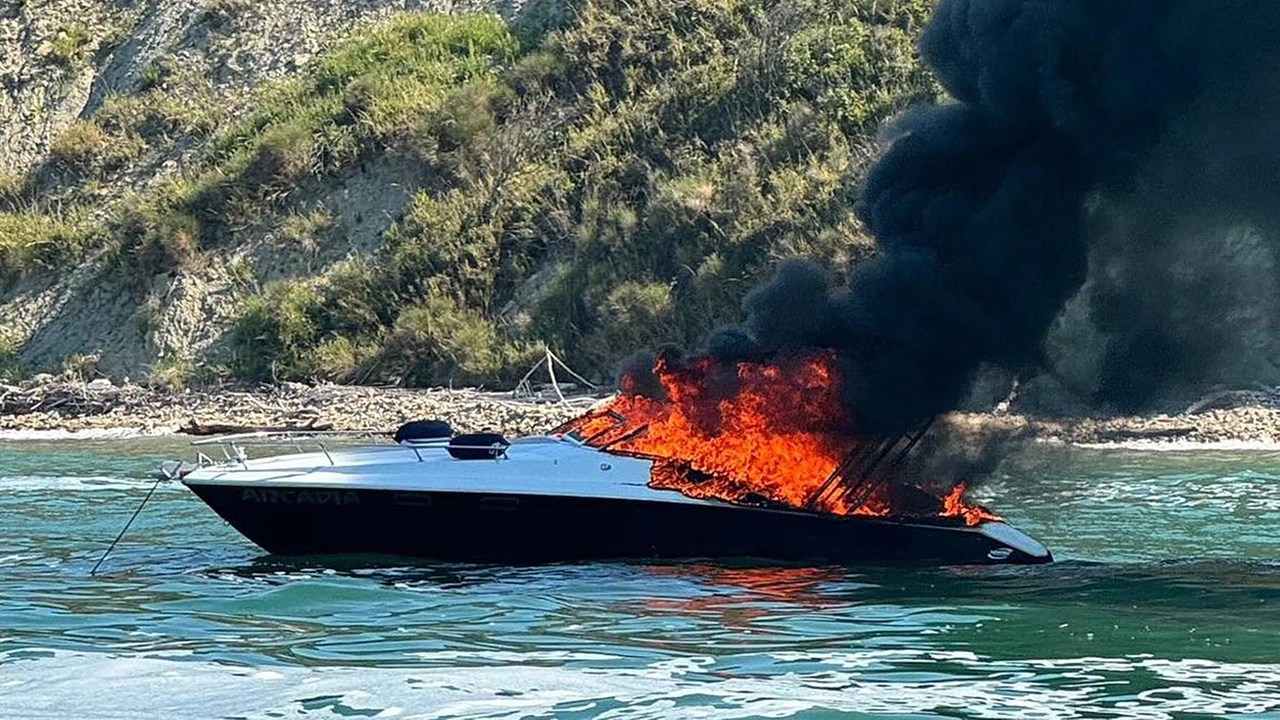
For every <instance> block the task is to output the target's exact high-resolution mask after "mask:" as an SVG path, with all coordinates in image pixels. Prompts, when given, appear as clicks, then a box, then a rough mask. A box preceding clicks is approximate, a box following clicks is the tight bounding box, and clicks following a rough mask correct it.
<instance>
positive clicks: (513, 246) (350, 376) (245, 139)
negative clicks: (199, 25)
mask: <svg viewBox="0 0 1280 720" xmlns="http://www.w3.org/2000/svg"><path fill="white" fill-rule="evenodd" d="M217 7H218V8H230V10H228V12H225V13H224V12H222V11H221V10H219V17H221V16H223V15H226V16H227V17H228V18H230V17H231V16H233V15H234V14H235V12H233V11H236V10H235V9H236V8H238V7H239V6H238V5H236V4H235V3H234V2H224V3H220V4H218V5H217ZM930 8H931V2H930V1H929V0H852V1H844V2H837V1H836V0H800V1H799V2H794V3H778V2H775V1H774V0H674V1H669V0H626V1H624V0H584V1H583V2H579V3H577V4H576V6H575V7H574V8H573V11H572V12H565V13H562V14H560V15H556V14H550V15H543V16H538V17H537V18H536V19H527V20H526V21H525V22H524V23H522V24H520V25H519V26H516V27H508V26H507V24H506V23H504V22H503V21H502V20H501V19H499V18H497V17H496V16H489V15H470V16H452V17H451V16H441V15H432V14H424V13H406V14H402V15H399V16H396V17H393V18H392V19H390V20H388V21H385V22H383V23H381V24H378V25H375V26H371V27H369V28H367V29H365V30H362V31H360V32H357V33H355V35H354V37H353V38H352V39H351V40H349V41H348V42H346V43H345V44H342V45H340V46H339V47H337V48H335V49H334V50H333V51H331V52H329V53H327V54H325V55H323V56H321V57H320V58H319V59H318V60H317V61H316V62H315V63H314V65H313V66H312V67H310V68H309V69H308V70H306V71H304V72H302V73H300V74H299V75H298V76H295V77H292V78H289V79H287V80H284V81H281V82H278V83H275V84H273V85H271V86H270V87H267V88H265V89H264V90H262V92H261V93H260V94H259V96H258V98H257V100H256V102H255V103H254V110H253V111H252V112H251V113H250V114H249V115H247V116H245V117H243V118H241V119H239V120H237V121H236V122H235V123H233V124H231V125H230V126H228V127H226V129H224V130H222V131H220V132H215V131H214V127H215V126H216V125H217V121H218V119H217V116H216V115H215V114H211V112H210V111H204V110H193V109H191V108H190V106H191V105H193V103H185V104H178V103H171V104H166V102H165V99H166V98H172V97H173V94H172V93H166V92H165V88H166V87H167V86H169V85H171V84H172V83H174V82H175V77H174V76H173V74H172V73H171V72H170V71H169V70H168V69H166V68H165V67H163V66H160V65H157V66H156V67H154V68H151V69H148V70H147V71H146V72H144V76H143V86H144V88H145V90H144V92H143V93H142V94H140V95H137V96H133V97H131V98H111V99H109V100H108V101H107V102H105V103H104V104H103V106H102V107H101V108H100V109H99V111H98V112H97V113H96V114H95V115H94V117H93V118H91V119H89V120H86V121H81V123H77V125H76V126H73V129H72V130H69V131H68V133H67V134H66V135H65V136H64V137H63V138H59V141H58V143H57V146H56V147H55V149H54V152H53V153H52V157H53V158H54V160H55V162H57V163H60V164H61V165H62V166H63V167H64V168H65V167H75V168H78V169H77V170H76V172H77V173H79V176H80V177H96V178H99V179H101V178H104V177H107V176H108V175H109V173H110V172H112V171H113V170H112V169H113V168H114V167H116V166H117V165H118V164H119V163H120V162H122V160H121V158H123V157H125V156H126V155H127V154H129V153H133V154H135V155H136V154H138V153H141V152H145V147H144V145H145V144H146V143H155V142H159V141H157V140H156V139H155V138H171V139H172V141H174V142H176V141H178V140H179V139H186V140H191V139H193V138H195V139H202V138H203V140H202V142H203V149H202V150H201V151H200V152H199V153H198V157H197V161H196V163H195V164H194V165H193V166H191V167H189V168H187V170H186V171H185V172H184V173H183V174H182V175H181V176H180V177H176V178H174V179H173V180H171V181H169V182H166V183H163V184H161V185H160V186H159V187H155V188H152V189H151V190H150V191H149V192H147V193H146V194H145V195H144V196H139V197H136V198H132V199H130V200H128V201H126V202H123V203H120V204H119V205H118V206H116V207H114V208H113V209H112V210H111V212H110V213H109V217H108V219H107V220H106V222H105V230H104V232H103V234H102V235H100V236H92V237H94V238H105V242H107V243H108V250H109V252H108V253H107V255H108V257H109V258H110V259H111V262H112V263H113V265H114V266H115V267H116V268H117V269H118V270H119V271H120V272H121V273H124V274H126V275H127V276H131V277H134V278H136V279H138V280H139V281H145V280H147V279H149V278H150V277H151V276H152V275H154V274H155V273H158V272H163V271H166V270H169V269H172V268H175V267H197V266H199V263H201V262H202V258H203V257H204V256H205V255H206V254H207V253H209V252H211V251H216V250H219V249H226V248H229V247H232V246H233V245H234V244H235V243H236V242H237V241H238V239H239V238H240V237H241V236H242V235H244V236H248V235H252V234H253V233H255V232H256V233H257V234H258V236H259V237H261V236H263V235H265V236H267V237H269V238H273V239H274V241H275V242H278V243H279V248H280V249H281V251H285V250H286V249H288V250H289V251H291V252H296V251H299V250H300V251H302V252H304V253H305V254H307V255H310V256H314V255H315V254H316V253H317V252H318V251H319V249H320V248H321V247H323V246H331V245H333V240H334V239H335V238H336V239H338V241H339V242H340V239H341V237H342V234H343V233H345V232H347V230H346V229H345V228H344V226H343V221H342V220H341V218H340V217H339V213H338V211H337V210H336V209H334V208H331V207H325V206H323V204H322V203H321V204H318V200H319V199H321V198H323V197H324V192H325V188H326V187H327V186H326V183H328V184H329V185H328V186H332V184H333V183H334V182H338V181H341V180H342V179H343V178H346V177H350V176H352V175H354V174H355V173H358V172H360V169H361V168H362V167H363V166H365V165H366V164H368V163H370V162H372V161H391V162H396V163H400V164H402V165H407V166H410V167H413V168H415V169H417V170H418V171H420V180H419V181H416V182H418V183H419V184H418V185H417V186H416V187H413V188H410V189H411V190H412V192H413V197H412V202H411V203H410V204H409V207H408V208H407V210H406V211H405V212H404V214H403V216H401V217H398V218H395V221H394V222H393V224H392V226H391V227H390V229H389V230H387V231H386V232H385V233H384V234H383V236H382V238H381V243H380V245H379V246H378V247H377V248H376V249H375V250H373V251H372V252H371V253H369V254H367V255H360V256H354V257H351V258H349V259H347V260H346V261H343V262H340V263H338V264H336V265H333V264H331V263H330V264H326V265H318V266H317V267H322V268H323V271H322V272H321V274H319V275H315V276H311V277H305V278H302V279H297V280H291V281H285V282H276V283H271V284H268V285H267V286H265V287H263V288H262V289H261V291H260V292H259V293H257V294H254V295H252V296H251V297H249V298H248V300H247V301H246V302H245V303H244V305H243V308H242V312H241V315H240V319H239V322H238V326H237V330H236V335H235V338H234V342H233V344H234V357H233V360H232V363H231V366H230V371H231V372H232V373H233V374H234V375H236V376H238V377H241V378H245V379H255V380H271V379H275V380H285V379H288V380H308V379H325V380H334V381H340V382H379V383H386V382H392V383H405V384H439V383H448V382H454V383H486V382H491V383H507V382H510V381H511V380H513V379H514V378H516V377H518V376H519V374H521V373H522V372H523V370H524V369H526V368H527V367H528V365H529V364H532V362H533V360H534V359H535V358H536V357H537V354H538V353H539V352H540V349H541V347H543V345H544V344H545V345H549V346H551V347H553V348H554V349H555V350H556V351H557V352H560V353H562V354H563V355H564V356H565V357H567V358H569V359H570V360H571V362H572V363H573V364H574V365H575V367H579V368H581V369H583V370H585V371H587V372H589V373H592V374H594V375H596V376H599V377H605V376H607V375H608V374H609V372H610V370H611V368H612V366H613V364H614V363H615V362H616V361H617V360H618V359H619V358H620V357H622V356H625V355H627V354H629V353H630V352H631V351H633V350H635V349H636V348H639V347H643V346H652V345H654V344H656V343H659V342H664V341H675V342H680V343H683V344H687V345H696V344H697V343H698V342H699V341H700V339H701V338H702V337H703V336H704V334H705V333H706V332H707V331H708V330H710V329H711V328H713V327H715V326H717V325H719V324H722V323H725V322H730V321H733V320H736V319H738V316H739V312H738V303H739V302H740V300H741V298H742V296H743V295H744V294H745V293H746V292H747V291H748V290H749V289H750V288H751V287H752V286H753V285H754V284H756V283H757V282H758V281H759V280H761V279H762V278H763V277H765V276H767V275H768V273H769V272H770V271H771V270H772V267H773V265H774V264H775V263H776V262H777V261H778V260H779V259H781V258H785V257H790V256H795V255H803V256H808V257H812V258H816V259H819V260H821V261H822V262H824V263H825V264H827V265H828V266H830V267H833V268H842V267H845V266H847V265H848V264H849V263H850V262H854V261H856V260H858V259H860V258H861V257H864V256H865V255H866V254H868V253H869V252H871V251H872V246H871V242H870V240H869V239H868V238H867V237H865V235H864V233H863V231H862V229H861V227H860V225H859V223H858V221H857V219H856V217H855V216H854V213H853V202H854V199H855V197H856V193H857V191H858V188H859V186H860V183H861V181H862V178H863V174H864V172H865V169H866V165H867V163H868V159H869V158H870V157H871V155H872V154H873V152H874V142H873V139H872V138H873V135H874V133H875V131H876V129H877V127H878V126H879V125H880V123H881V122H883V121H884V120H885V119H886V118H888V117H890V116H891V115H893V114H894V113H895V112H897V111H898V110H900V109H902V108H903V107H905V106H906V105H908V104H909V103H911V102H914V101H917V100H919V99H922V98H926V97H930V96H932V95H934V94H935V93H936V92H937V88H936V86H935V85H934V83H933V81H932V80H931V78H930V77H929V75H928V74H927V72H926V71H925V70H924V69H923V67H922V66H921V64H920V62H919V60H918V57H917V55H916V51H915V35H916V33H917V31H918V29H919V27H920V26H921V24H922V23H923V21H924V19H925V17H926V16H927V14H928V12H929V10H930ZM530 17H532V16H530ZM194 105H196V106H197V107H209V106H212V105H214V103H194ZM139 138H146V140H145V141H140V140H137V139H139ZM140 143H141V144H140ZM0 199H2V198H0ZM15 217H17V215H15ZM3 222H4V220H3V219H0V228H3V227H4V225H3V224H2V223H3ZM28 222H30V219H28ZM70 230H71V228H70V227H68V228H66V229H65V232H70ZM246 233H247V235H246ZM73 235H74V234H73ZM33 237H34V236H33ZM74 237H78V238H81V239H80V240H78V241H77V242H78V243H79V244H76V243H71V242H63V243H62V244H63V245H67V246H68V247H72V248H81V249H83V248H84V247H85V245H84V243H85V242H86V240H85V239H84V238H85V236H84V235H74ZM4 238H5V235H4V234H3V230H2V229H0V253H3V254H0V271H3V270H4V269H5V268H10V267H15V266H27V265H31V264H32V263H33V262H35V260H33V259H32V258H31V257H30V256H29V252H30V251H29V250H26V251H24V252H27V253H28V255H21V256H19V255H13V254H12V251H10V250H7V249H6V248H8V247H10V246H11V245H13V246H15V247H16V246H17V245H16V244H15V243H13V242H10V241H6V240H5V239H4ZM44 244H47V243H44ZM29 245H30V241H27V243H26V244H23V245H22V246H21V247H24V248H27V247H28V246H29ZM67 257H70V255H67ZM240 262H241V264H240V265H238V266H237V267H236V268H235V269H234V272H233V274H234V280H235V282H236V284H237V285H238V286H240V287H242V288H249V287H257V282H256V281H254V278H253V277H252V275H253V268H252V266H250V265H248V263H247V261H240ZM139 287H141V282H140V284H139ZM166 374H169V375H173V376H175V377H179V376H180V377H181V379H180V380H178V381H177V383H175V384H180V383H181V382H185V380H186V377H187V376H189V374H190V373H188V372H187V371H186V367H185V366H184V365H182V364H181V363H177V364H175V365H174V367H173V368H172V372H170V369H168V368H166Z"/></svg>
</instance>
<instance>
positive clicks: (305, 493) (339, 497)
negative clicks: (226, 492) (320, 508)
mask: <svg viewBox="0 0 1280 720" xmlns="http://www.w3.org/2000/svg"><path fill="white" fill-rule="evenodd" d="M240 499H241V500H243V501H244V502H251V503H264V504H268V505H359V504H360V496H359V495H358V494H356V491H354V490H275V489H262V488H245V491H244V494H243V495H242V496H241V498H240Z"/></svg>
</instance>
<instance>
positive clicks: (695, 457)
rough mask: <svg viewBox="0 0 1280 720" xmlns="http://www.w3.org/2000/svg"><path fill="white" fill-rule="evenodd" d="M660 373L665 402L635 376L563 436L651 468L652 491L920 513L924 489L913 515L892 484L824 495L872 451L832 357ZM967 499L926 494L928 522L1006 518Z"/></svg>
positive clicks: (658, 366)
mask: <svg viewBox="0 0 1280 720" xmlns="http://www.w3.org/2000/svg"><path fill="white" fill-rule="evenodd" d="M653 370H654V375H655V376H656V378H657V379H658V381H659V382H660V384H661V386H662V391H663V392H664V393H665V398H662V399H657V398H652V397H646V396H644V395H641V394H638V393H637V392H636V389H637V386H638V379H637V378H635V377H624V378H623V383H622V392H621V393H620V394H619V395H618V396H617V397H615V398H614V399H613V400H611V401H610V402H609V403H608V404H606V405H605V406H603V407H599V408H596V409H594V410H592V411H591V412H588V413H587V414H585V415H582V416H581V417H578V418H576V419H574V420H571V421H569V422H568V423H566V424H565V425H563V426H562V427H560V428H559V429H558V430H557V432H560V433H573V434H574V435H575V436H576V437H579V438H581V439H582V440H583V441H584V442H585V443H586V444H588V445H590V446H592V447H596V448H599V449H601V450H605V451H607V452H612V453H617V454H622V455H633V456H638V457H644V458H649V459H652V460H653V461H654V463H653V469H652V471H651V474H650V481H649V485H650V486H651V487H655V488H660V489H670V490H677V491H679V492H682V493H684V494H686V495H689V496H691V497H698V498H715V499H720V500H726V501H729V502H735V503H743V504H755V505H761V504H764V505H778V506H786V507H790V508H795V509H812V510H816V511H819V512H828V513H833V514H837V515H850V514H853V515H871V516H889V515H904V514H917V515H918V514H921V513H920V511H919V509H918V507H919V502H918V498H919V496H921V495H923V494H924V492H923V491H920V490H915V491H914V492H913V493H912V495H913V497H914V498H915V500H916V501H914V502H913V503H912V508H906V507H905V506H903V505H905V503H904V501H903V498H904V497H905V495H906V494H905V493H901V492H897V491H895V489H894V487H893V486H892V485H889V484H886V483H879V482H874V483H869V484H868V485H866V487H867V490H866V491H865V492H864V494H865V497H862V496H856V495H857V494H854V495H850V494H846V493H826V494H821V495H820V491H821V490H822V488H823V487H824V484H825V483H826V482H827V480H828V478H829V477H831V476H832V474H833V473H834V472H835V471H836V470H837V468H839V467H840V465H841V462H842V461H843V460H844V459H845V457H846V456H847V455H848V454H849V452H850V449H852V448H856V447H859V446H860V445H862V444H863V443H864V442H866V439H865V438H859V437H858V436H857V435H856V434H855V433H853V432H852V431H851V429H850V428H851V425H852V424H851V423H850V422H849V419H848V418H847V417H846V416H845V412H844V409H843V404H842V403H841V399H840V377H839V372H838V371H837V367H836V362H835V355H834V353H829V352H820V353H814V354H810V355H806V356H800V357H787V358H781V359H777V360H775V361H774V362H773V363H770V364H763V363H755V362H740V363H736V364H731V365H726V364H720V363H716V362H715V361H713V360H711V359H710V358H698V359H695V360H691V361H688V362H685V363H681V364H679V366H675V364H673V363H672V362H671V361H670V360H668V359H667V358H666V357H659V358H658V361H657V362H656V363H655V365H654V369H653ZM963 494H964V485H963V484H960V485H957V486H955V487H954V488H953V489H952V490H951V492H950V493H949V494H948V495H947V496H946V497H945V498H938V497H936V496H933V495H931V494H930V495H928V497H929V499H930V503H929V506H930V509H929V511H928V512H926V513H924V514H930V515H936V516H939V517H956V518H963V519H964V521H965V522H966V523H967V524H969V525H976V524H977V523H979V522H981V521H983V520H998V519H999V518H998V517H997V516H995V515H993V514H991V513H990V512H988V511H987V510H985V509H984V508H981V507H978V506H971V505H968V504H966V503H965V502H964V500H963V499H962V496H963ZM900 506H902V507H900Z"/></svg>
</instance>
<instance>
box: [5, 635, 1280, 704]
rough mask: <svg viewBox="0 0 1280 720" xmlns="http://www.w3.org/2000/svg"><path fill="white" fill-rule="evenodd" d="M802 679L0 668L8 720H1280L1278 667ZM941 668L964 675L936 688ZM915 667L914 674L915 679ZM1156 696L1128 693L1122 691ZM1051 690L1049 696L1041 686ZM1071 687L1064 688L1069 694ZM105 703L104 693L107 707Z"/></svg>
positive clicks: (662, 668) (26, 663)
mask: <svg viewBox="0 0 1280 720" xmlns="http://www.w3.org/2000/svg"><path fill="white" fill-rule="evenodd" d="M775 659H777V660H778V661H780V662H786V663H794V664H796V665H797V666H798V667H799V668H802V669H797V670H796V671H793V672H788V673H782V674H777V675H772V676H769V677H750V676H743V677H735V676H734V675H732V674H720V673H709V672H708V670H710V669H711V666H712V665H713V664H714V662H715V661H714V660H713V659H712V658H710V657H705V658H700V657H690V658H684V659H682V660H681V661H679V662H666V661H662V662H655V663H651V664H649V665H648V666H646V667H641V668H634V669H610V670H593V669H589V668H576V667H563V666H561V667H543V666H536V665H529V664H523V665H506V666H502V667H494V666H488V667H474V666H466V665H463V666H459V667H450V668H422V669H412V668H409V669H404V668H398V669H386V668H343V667H321V668H303V667H287V666H273V667H251V666H239V665H229V664H219V663H211V662H205V661H197V660H192V659H189V658H185V659H184V658H183V657H182V656H181V655H175V654H170V655H168V656H166V655H159V656H151V657H113V656H109V655H99V654H91V653H74V652H64V651H31V650H27V651H19V652H10V653H5V654H4V655H3V656H0V689H3V694H4V696H5V701H4V703H3V704H2V705H0V718H6V719H7V718H14V719H17V718H23V719H26V720H38V719H42V718H62V717H67V716H68V715H67V713H68V712H69V711H71V710H72V709H74V714H75V715H76V716H77V717H83V718H114V717H165V718H172V719H174V720H177V719H179V718H197V717H199V718H209V717H243V716H254V717H261V716H272V717H302V716H306V717H341V716H350V715H361V716H373V717H393V716H407V717H424V718H427V717H430V718H435V717H450V718H509V717H522V716H529V715H545V716H557V717H564V716H582V717H598V718H657V717H671V716H673V713H674V714H678V715H679V716H681V717H699V718H716V719H723V720H730V719H735V718H748V717H791V716H793V715H796V714H798V713H802V712H806V711H815V710H827V711H836V712H847V713H867V714H872V715H898V716H901V715H903V714H905V713H931V712H945V711H951V710H958V709H963V710H964V711H965V713H966V715H967V716H968V717H974V718H1007V717H1019V718H1069V717H1125V718H1135V719H1146V720H1166V719H1170V718H1174V717H1177V716H1179V715H1186V714H1190V715H1223V714H1231V713H1236V714H1254V713H1263V712H1272V711H1280V693H1277V689H1280V664H1245V663H1236V664H1233V663H1220V662H1213V661H1208V660H1198V659H1184V660H1162V659H1157V658H1153V657H1150V656H1141V655H1139V656H1131V657H1086V658H1073V659H1028V660H993V659H991V658H984V657H982V656H979V655H976V654H973V653H967V652H938V651H915V650H895V651H874V650H872V651H853V652H845V653H804V652H791V653H777V654H776V656H775ZM937 663H946V664H947V665H948V666H949V667H952V668H958V669H959V672H961V673H964V674H969V675H971V676H970V677H959V678H956V679H955V680H954V681H953V682H946V683H940V682H930V681H928V677H927V676H928V671H929V669H930V668H932V667H933V666H934V665H936V664H937ZM912 665H917V666H918V668H919V670H920V672H921V674H920V675H916V674H914V673H911V672H907V671H908V670H910V668H911V666H912ZM1117 675H1119V676H1124V675H1145V676H1149V677H1151V678H1154V679H1158V680H1161V681H1164V683H1165V684H1163V685H1162V686H1161V687H1160V688H1159V689H1151V690H1147V691H1138V692H1129V691H1128V687H1127V686H1128V684H1127V683H1122V682H1117V679H1116V676H1117ZM1045 677H1053V678H1055V679H1056V680H1058V685H1057V686H1056V687H1049V686H1047V685H1046V684H1044V683H1043V682H1041V680H1042V679H1043V678H1045ZM1064 681H1065V682H1064ZM106 688H110V692H99V691H100V690H102V689H106Z"/></svg>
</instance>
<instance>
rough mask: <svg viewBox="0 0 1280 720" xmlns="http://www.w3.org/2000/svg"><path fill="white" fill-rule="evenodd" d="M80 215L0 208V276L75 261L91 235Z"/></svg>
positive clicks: (77, 212)
mask: <svg viewBox="0 0 1280 720" xmlns="http://www.w3.org/2000/svg"><path fill="white" fill-rule="evenodd" d="M81 215H82V213H81V212H80V211H77V210H73V211H71V212H70V213H68V215H67V216H62V217H60V216H56V215H51V214H47V213H42V212H40V211H39V210H36V209H34V208H32V209H27V210H23V211H20V212H13V213H3V212H0V278H3V277H5V276H8V277H13V276H15V275H18V274H22V273H26V272H31V271H35V270H51V269H54V268H59V267H64V266H67V265H70V264H73V263H75V262H78V261H79V260H80V259H81V258H82V257H83V255H84V251H85V249H86V248H87V247H88V246H89V245H90V244H91V243H92V241H93V238H94V234H93V231H91V230H88V229H86V227H87V225H88V223H87V222H86V220H85V219H84V218H83V217H81Z"/></svg>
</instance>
